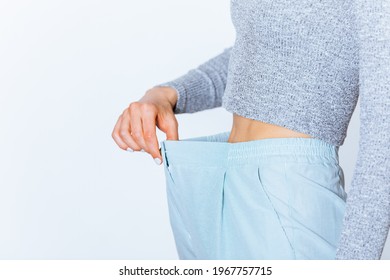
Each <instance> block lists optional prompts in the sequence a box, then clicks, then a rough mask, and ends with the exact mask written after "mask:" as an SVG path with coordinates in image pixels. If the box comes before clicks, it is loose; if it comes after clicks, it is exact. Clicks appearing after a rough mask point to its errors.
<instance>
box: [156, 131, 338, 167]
mask: <svg viewBox="0 0 390 280" xmlns="http://www.w3.org/2000/svg"><path fill="white" fill-rule="evenodd" d="M229 135H230V132H229V131H226V132H222V133H218V134H214V135H208V136H201V137H193V138H187V139H180V140H179V141H176V140H164V141H161V142H160V144H161V152H162V155H163V160H166V161H167V163H168V165H169V162H172V163H175V164H177V163H179V164H201V165H203V166H204V165H208V166H225V165H238V164H250V163H259V162H261V161H264V160H265V159H266V158H267V160H270V159H276V160H288V159H291V158H293V159H294V160H297V161H300V160H303V161H308V160H310V161H321V162H324V161H326V160H329V161H332V162H337V163H338V160H339V157H338V147H337V146H334V145H332V144H330V143H327V142H325V141H323V140H321V139H317V138H266V139H259V140H253V141H246V142H236V143H229V142H227V140H228V138H229ZM164 156H165V158H164Z"/></svg>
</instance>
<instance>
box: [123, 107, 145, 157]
mask: <svg viewBox="0 0 390 280" xmlns="http://www.w3.org/2000/svg"><path fill="white" fill-rule="evenodd" d="M130 130H131V127H130V116H129V114H128V113H127V112H125V113H124V114H122V118H121V123H120V127H119V137H120V139H121V141H122V142H124V143H125V144H126V145H127V147H128V148H130V149H132V150H133V151H139V150H141V147H140V146H139V145H138V144H137V142H136V141H135V140H134V139H133V137H132V136H131V134H130ZM126 149H127V148H126Z"/></svg>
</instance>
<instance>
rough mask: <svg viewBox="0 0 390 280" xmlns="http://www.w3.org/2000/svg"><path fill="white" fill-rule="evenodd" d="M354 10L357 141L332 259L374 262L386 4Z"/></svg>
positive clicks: (381, 227)
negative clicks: (357, 115) (357, 79)
mask: <svg viewBox="0 0 390 280" xmlns="http://www.w3.org/2000/svg"><path fill="white" fill-rule="evenodd" d="M355 4H356V7H355V8H356V10H355V11H356V16H357V17H356V20H357V21H356V23H357V27H358V34H359V50H360V51H359V53H360V54H359V64H360V68H359V69H360V70H359V80H360V81H359V98H360V132H359V133H360V136H359V137H360V138H359V151H358V158H357V162H356V165H355V169H354V173H353V176H352V185H351V187H350V191H349V193H348V198H347V204H346V210H345V215H344V227H343V231H342V234H341V238H340V241H339V246H338V248H337V252H336V259H380V257H381V255H382V252H383V248H384V244H385V241H386V237H387V234H388V231H389V226H390V1H388V0H375V1H371V0H356V3H355Z"/></svg>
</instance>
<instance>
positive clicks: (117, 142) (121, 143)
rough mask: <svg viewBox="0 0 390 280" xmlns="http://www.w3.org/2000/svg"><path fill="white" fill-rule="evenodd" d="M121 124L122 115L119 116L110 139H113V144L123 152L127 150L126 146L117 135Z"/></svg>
mask: <svg viewBox="0 0 390 280" xmlns="http://www.w3.org/2000/svg"><path fill="white" fill-rule="evenodd" d="M121 122H122V115H120V116H119V118H118V120H117V122H116V124H115V126H114V130H113V131H112V133H111V136H112V138H113V139H114V141H115V143H116V144H117V145H118V146H119V147H120V148H121V149H123V150H127V148H128V145H127V144H126V143H125V142H124V141H123V140H122V139H121V137H120V135H119V130H120V126H121Z"/></svg>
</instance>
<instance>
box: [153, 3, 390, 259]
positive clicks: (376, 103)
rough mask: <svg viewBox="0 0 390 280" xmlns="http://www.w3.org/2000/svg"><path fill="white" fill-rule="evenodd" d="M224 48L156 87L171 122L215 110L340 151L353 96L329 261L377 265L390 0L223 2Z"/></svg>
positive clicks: (382, 233)
mask: <svg viewBox="0 0 390 280" xmlns="http://www.w3.org/2000/svg"><path fill="white" fill-rule="evenodd" d="M231 15H232V21H233V24H234V27H235V30H236V40H235V43H234V45H233V46H231V47H229V48H226V49H224V50H223V52H222V53H220V54H219V55H217V56H216V57H214V58H211V59H209V60H208V61H206V62H205V63H203V64H201V65H199V66H198V67H197V68H195V69H191V70H190V71H189V72H188V73H186V74H185V75H183V76H181V77H179V78H177V79H175V80H173V81H169V82H166V83H161V84H159V85H157V86H170V87H173V88H174V89H176V91H177V94H178V101H177V104H176V106H175V108H174V112H175V113H176V114H180V113H193V112H198V111H202V110H206V109H211V108H215V107H220V106H222V107H223V108H225V109H226V110H227V111H229V112H231V113H236V114H238V115H241V116H243V117H246V118H250V119H254V120H259V121H263V122H267V123H271V124H276V125H279V126H283V127H286V128H289V129H292V130H295V131H299V132H302V133H306V134H309V135H311V136H312V137H314V138H318V139H322V140H324V141H326V142H328V143H331V144H333V145H335V146H341V145H343V143H344V140H345V138H346V133H347V129H348V125H349V123H350V119H351V117H352V114H353V112H354V109H355V107H356V104H357V101H358V98H360V106H361V107H360V139H359V152H358V160H357V163H356V166H355V169H354V173H353V178H352V184H351V186H350V188H349V189H350V191H349V193H348V198H347V206H346V212H345V217H344V227H343V232H342V235H341V238H340V242H339V246H338V248H337V253H336V258H337V259H379V258H380V257H381V254H382V251H383V247H384V243H385V241H386V237H387V234H388V230H389V227H390V168H389V167H390V159H389V155H390V133H389V132H390V106H389V105H390V0H375V1H371V0H322V1H320V0H290V1H285V0H231Z"/></svg>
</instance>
